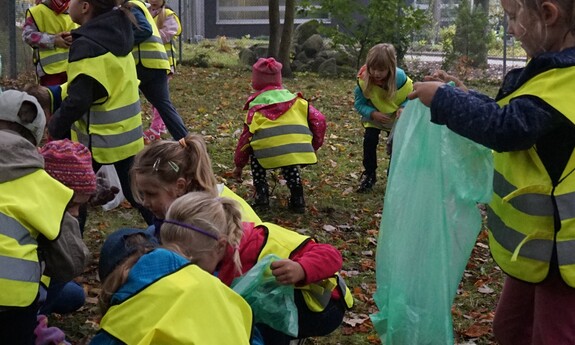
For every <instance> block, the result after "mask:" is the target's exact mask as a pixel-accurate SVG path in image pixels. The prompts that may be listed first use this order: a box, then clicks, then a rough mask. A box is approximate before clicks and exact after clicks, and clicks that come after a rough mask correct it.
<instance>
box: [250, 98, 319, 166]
mask: <svg viewBox="0 0 575 345" xmlns="http://www.w3.org/2000/svg"><path fill="white" fill-rule="evenodd" d="M267 92H273V90H272V91H267ZM307 116H308V102H307V101H306V100H304V99H302V98H297V99H296V101H295V103H294V104H293V105H292V107H291V108H290V109H289V110H288V111H286V112H285V113H284V114H282V115H281V116H280V117H278V118H277V119H275V120H270V119H268V118H267V117H265V116H264V115H262V114H260V113H259V112H256V113H255V114H254V116H253V119H252V122H251V123H250V124H249V125H248V127H249V130H250V133H253V136H252V138H251V141H250V146H251V148H252V149H253V151H254V155H255V157H256V158H257V160H258V162H259V163H260V164H261V166H262V167H263V168H265V169H273V168H279V167H284V166H289V165H299V164H315V163H317V156H316V154H315V151H314V149H313V146H312V144H311V142H312V139H313V134H312V132H311V131H310V129H309V125H308V122H307Z"/></svg>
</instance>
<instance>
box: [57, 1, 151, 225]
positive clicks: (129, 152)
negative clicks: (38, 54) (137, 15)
mask: <svg viewBox="0 0 575 345" xmlns="http://www.w3.org/2000/svg"><path fill="white" fill-rule="evenodd" d="M120 1H121V0H86V1H81V0H72V1H71V2H70V16H71V17H72V20H74V22H75V23H77V24H80V25H81V27H80V28H78V29H77V30H74V31H73V32H72V36H73V37H74V42H73V44H72V46H71V47H70V63H69V64H68V78H69V82H68V84H67V86H68V87H67V96H66V97H65V98H64V99H63V100H62V104H61V105H60V108H59V109H57V110H56V111H55V112H54V114H53V115H52V119H51V120H50V123H49V124H48V131H49V134H50V136H51V137H52V138H53V139H63V138H66V137H68V136H69V135H70V130H72V139H73V140H74V141H79V142H81V143H82V144H84V145H85V146H86V147H88V148H89V149H90V151H91V153H92V158H93V160H94V163H93V167H94V171H97V170H98V169H99V168H100V166H101V165H105V164H113V165H114V166H115V168H116V171H117V173H118V177H119V179H120V184H121V187H122V191H123V193H124V196H125V197H126V199H127V200H128V201H129V202H130V203H131V204H132V205H133V206H134V207H135V208H137V209H138V210H139V211H140V213H141V214H142V217H143V218H144V220H145V221H146V222H147V223H148V224H151V222H152V218H153V217H152V215H151V213H150V212H149V211H148V210H146V209H145V208H144V207H142V206H141V205H139V204H138V203H136V201H135V200H134V198H133V197H132V191H131V189H130V176H129V169H130V166H131V165H132V162H133V159H134V156H135V155H136V153H138V152H139V151H140V150H141V149H142V148H143V147H144V140H143V139H142V135H143V130H142V117H141V111H140V96H139V93H138V77H137V75H136V68H135V66H134V59H133V57H132V54H131V51H132V47H133V39H134V37H133V35H134V34H133V32H132V22H131V19H133V16H132V15H131V12H130V10H129V8H127V7H129V5H128V4H122V5H121V4H119V2H120ZM85 217H86V211H85V208H83V209H82V212H81V217H80V219H81V221H80V224H81V228H83V224H84V223H85Z"/></svg>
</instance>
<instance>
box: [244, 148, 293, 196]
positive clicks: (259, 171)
mask: <svg viewBox="0 0 575 345" xmlns="http://www.w3.org/2000/svg"><path fill="white" fill-rule="evenodd" d="M250 166H251V168H252V177H253V179H254V186H256V187H257V186H266V187H267V185H268V180H267V171H266V169H265V168H264V167H262V166H261V164H260V162H258V159H257V158H256V157H255V156H254V155H253V154H252V155H251V156H250ZM281 171H282V176H283V177H284V178H285V179H286V182H287V186H288V188H289V189H290V190H292V189H294V188H296V187H299V186H301V176H300V173H299V168H298V166H297V165H288V166H285V167H281Z"/></svg>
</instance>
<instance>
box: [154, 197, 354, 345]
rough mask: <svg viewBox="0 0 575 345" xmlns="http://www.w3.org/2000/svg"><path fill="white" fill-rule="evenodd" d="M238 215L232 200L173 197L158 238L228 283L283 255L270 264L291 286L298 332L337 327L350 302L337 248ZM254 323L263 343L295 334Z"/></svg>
mask: <svg viewBox="0 0 575 345" xmlns="http://www.w3.org/2000/svg"><path fill="white" fill-rule="evenodd" d="M241 219H242V215H241V211H240V208H239V207H238V204H237V203H236V202H235V201H234V200H231V199H228V198H220V197H214V196H213V195H212V194H209V193H205V192H192V193H188V194H186V195H184V196H182V197H180V198H178V199H177V200H176V201H174V202H173V203H172V205H171V206H170V208H169V210H168V213H167V215H166V219H165V220H164V223H163V225H162V230H161V232H160V238H161V241H162V243H163V244H164V245H166V246H168V247H171V246H173V247H175V248H179V249H180V250H181V251H183V252H184V253H186V255H188V256H190V257H191V258H192V260H193V261H194V262H195V263H197V265H198V266H200V267H202V268H203V269H205V270H206V271H208V272H210V273H214V274H215V275H217V277H218V278H219V279H220V280H221V281H222V282H224V283H225V284H226V285H231V284H232V281H233V280H234V279H235V278H237V277H239V276H241V275H242V274H244V273H246V272H247V271H249V270H250V269H251V268H252V267H253V266H254V265H255V264H256V263H257V262H258V261H260V260H261V259H262V258H263V257H265V256H267V255H268V254H275V255H277V256H278V257H280V258H281V259H280V260H277V261H274V262H272V263H271V266H270V268H271V273H272V274H273V276H274V277H275V279H276V281H277V283H278V284H282V285H293V286H294V287H295V293H294V298H295V305H296V307H297V314H298V325H299V331H298V332H297V338H299V339H301V338H306V337H312V336H323V335H327V334H329V333H331V332H332V331H334V330H335V329H336V328H337V327H339V325H340V324H341V322H342V320H343V315H344V313H345V310H346V309H347V308H351V307H352V305H353V298H352V296H351V293H350V291H349V289H348V288H347V287H346V286H345V282H344V281H343V279H341V277H339V276H338V275H337V272H338V271H339V270H340V269H341V267H342V257H341V254H340V253H339V251H338V250H337V249H336V248H334V247H333V246H331V245H329V244H320V243H316V242H315V241H314V240H313V239H312V238H310V237H308V236H304V235H301V234H299V233H297V232H295V231H291V230H288V229H286V228H282V227H280V226H278V225H275V224H272V223H262V224H260V225H256V226H254V224H253V223H246V222H242V221H241ZM255 317H256V319H257V318H258V316H257V315H256V316H255ZM275 326H276V327H277V324H276V325H275ZM256 327H257V329H258V330H259V332H260V333H261V335H262V336H263V339H264V343H265V344H275V345H284V344H289V343H290V341H291V340H293V338H292V337H291V336H289V335H287V334H284V333H282V332H281V331H278V330H276V329H274V324H264V323H258V324H256Z"/></svg>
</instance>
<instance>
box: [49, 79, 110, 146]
mask: <svg viewBox="0 0 575 345" xmlns="http://www.w3.org/2000/svg"><path fill="white" fill-rule="evenodd" d="M106 95H107V92H106V89H105V88H104V86H102V84H100V83H99V82H98V81H97V80H96V79H94V78H92V77H89V76H87V75H85V74H81V75H79V76H78V77H76V78H74V80H72V81H71V82H70V85H69V86H68V96H67V97H66V98H65V99H64V100H63V101H62V104H61V105H60V108H58V109H57V110H56V112H55V113H54V114H53V115H52V118H51V119H50V123H48V132H49V133H50V136H51V137H52V138H53V139H64V138H69V137H70V129H71V128H72V124H73V123H74V122H76V121H77V120H79V119H80V118H81V117H82V116H83V115H84V114H86V113H87V112H88V111H90V107H91V106H92V103H94V101H96V100H98V99H100V98H103V97H106Z"/></svg>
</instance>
